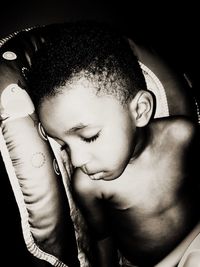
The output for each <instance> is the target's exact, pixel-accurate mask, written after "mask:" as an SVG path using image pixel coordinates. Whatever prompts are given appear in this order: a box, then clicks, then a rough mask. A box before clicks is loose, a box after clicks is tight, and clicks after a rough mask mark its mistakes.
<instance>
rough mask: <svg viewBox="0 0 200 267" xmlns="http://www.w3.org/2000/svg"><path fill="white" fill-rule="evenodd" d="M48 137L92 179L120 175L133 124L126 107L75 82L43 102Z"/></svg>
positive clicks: (131, 144) (129, 148)
mask: <svg viewBox="0 0 200 267" xmlns="http://www.w3.org/2000/svg"><path fill="white" fill-rule="evenodd" d="M39 115H40V120H41V122H42V125H43V127H44V128H45V130H46V132H47V134H48V135H49V136H51V137H53V138H54V139H55V140H56V141H57V142H58V143H60V144H61V145H62V146H64V145H66V147H67V149H68V151H69V154H70V157H71V161H72V164H73V165H74V167H79V168H81V169H82V171H83V172H84V173H86V174H88V175H89V176H90V178H91V179H97V180H98V179H104V180H112V179H115V178H117V177H118V176H120V175H121V173H122V172H123V170H124V169H125V167H126V165H127V164H128V162H129V160H130V157H131V156H132V154H133V151H134V146H135V145H134V136H135V134H134V133H135V129H136V127H135V123H134V118H133V116H132V114H131V111H130V110H129V108H128V107H127V108H123V107H122V105H121V104H120V103H119V102H118V101H117V100H116V99H115V98H114V97H111V96H106V95H104V96H96V95H95V93H94V92H93V88H92V84H90V83H89V84H88V83H87V84H86V83H85V82H84V81H82V80H78V81H76V82H74V83H73V84H71V85H70V88H67V89H66V90H65V88H64V90H63V92H62V93H61V94H58V95H56V96H53V97H50V98H49V99H46V100H44V102H43V103H42V105H41V108H40V110H39Z"/></svg>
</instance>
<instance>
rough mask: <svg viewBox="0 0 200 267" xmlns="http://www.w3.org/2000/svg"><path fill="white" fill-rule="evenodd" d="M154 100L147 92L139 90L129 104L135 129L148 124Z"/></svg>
mask: <svg viewBox="0 0 200 267" xmlns="http://www.w3.org/2000/svg"><path fill="white" fill-rule="evenodd" d="M153 103H154V99H153V96H152V94H151V93H150V92H149V91H144V90H140V91H139V92H138V93H137V94H136V96H135V97H134V99H133V100H132V101H131V103H130V108H131V112H132V115H133V117H134V120H135V124H136V127H144V126H146V125H147V124H148V122H149V120H150V119H151V117H152V114H153Z"/></svg>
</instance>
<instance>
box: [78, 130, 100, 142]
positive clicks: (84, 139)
mask: <svg viewBox="0 0 200 267" xmlns="http://www.w3.org/2000/svg"><path fill="white" fill-rule="evenodd" d="M99 134H100V132H98V133H97V134H95V135H94V136H92V137H89V138H86V137H81V139H82V140H83V141H84V142H86V143H92V142H94V141H95V140H96V139H97V138H98V137H99Z"/></svg>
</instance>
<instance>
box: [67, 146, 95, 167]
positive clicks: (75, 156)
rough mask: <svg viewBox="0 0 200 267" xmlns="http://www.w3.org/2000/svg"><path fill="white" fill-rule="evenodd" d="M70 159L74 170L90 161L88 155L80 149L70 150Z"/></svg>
mask: <svg viewBox="0 0 200 267" xmlns="http://www.w3.org/2000/svg"><path fill="white" fill-rule="evenodd" d="M70 158H71V162H72V165H73V166H74V167H75V168H81V167H83V166H85V165H86V164H87V163H88V162H89V161H90V157H89V154H88V153H87V152H85V151H82V150H81V149H71V150H70Z"/></svg>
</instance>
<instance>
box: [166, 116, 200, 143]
mask: <svg viewBox="0 0 200 267" xmlns="http://www.w3.org/2000/svg"><path fill="white" fill-rule="evenodd" d="M165 134H166V135H168V136H169V137H170V138H171V140H174V141H175V142H177V143H179V144H182V145H184V144H185V145H187V144H188V145H189V144H191V142H192V143H193V142H195V141H197V135H198V125H197V124H195V123H194V122H193V121H191V120H189V119H188V118H186V117H181V116H180V117H173V118H171V119H170V118H169V120H168V123H167V127H166V132H165Z"/></svg>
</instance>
